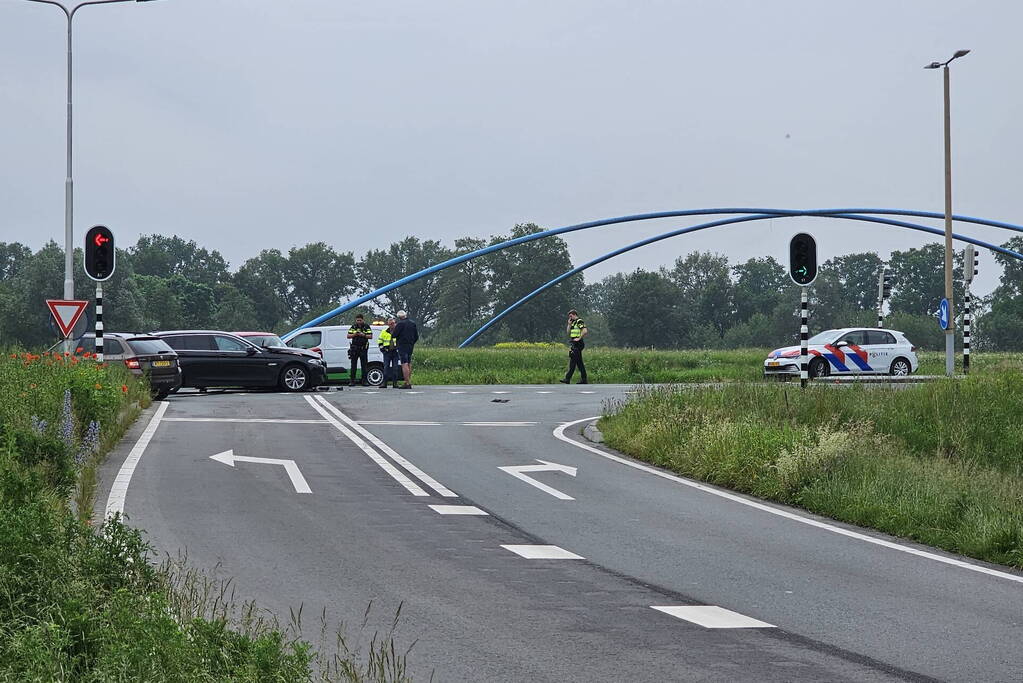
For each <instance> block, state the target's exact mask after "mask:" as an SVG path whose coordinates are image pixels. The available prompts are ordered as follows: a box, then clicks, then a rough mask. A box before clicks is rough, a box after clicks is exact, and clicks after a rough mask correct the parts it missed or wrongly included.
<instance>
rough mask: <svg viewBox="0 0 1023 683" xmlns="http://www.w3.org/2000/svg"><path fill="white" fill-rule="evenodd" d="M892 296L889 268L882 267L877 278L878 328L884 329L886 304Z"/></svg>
mask: <svg viewBox="0 0 1023 683" xmlns="http://www.w3.org/2000/svg"><path fill="white" fill-rule="evenodd" d="M891 295H892V275H891V271H889V270H888V267H887V266H882V268H881V275H880V276H879V277H878V278H877V327H878V329H881V328H882V327H884V302H885V300H886V299H888V298H889V297H891Z"/></svg>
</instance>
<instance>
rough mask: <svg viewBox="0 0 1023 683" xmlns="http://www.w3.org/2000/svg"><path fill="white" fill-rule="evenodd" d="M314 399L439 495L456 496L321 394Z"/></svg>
mask: <svg viewBox="0 0 1023 683" xmlns="http://www.w3.org/2000/svg"><path fill="white" fill-rule="evenodd" d="M316 401H318V402H319V403H320V404H321V405H322V406H323V407H324V408H326V409H327V410H329V411H330V412H331V413H333V414H334V415H335V416H336V417H337V418H338V419H340V420H341V421H343V422H344V423H345V424H347V425H348V426H349V427H351V428H352V429H354V430H355V431H356V432H358V433H359V434H360V435H361V436H362V437H363V438H365V439H366V440H367V441H369V442H370V443H372V444H373V445H374V446H376V447H377V448H378V449H380V451H381V452H382V453H385V454H387V455H389V456H391V459H392V460H394V461H395V462H396V463H398V464H399V465H401V466H402V467H404V468H405V469H406V470H407V471H408V472H410V473H411V474H412V476H414V477H416V478H417V479H419V480H420V481H421V482H423V483H424V484H426V485H427V486H429V487H430V488H431V489H433V490H434V491H436V492H437V493H439V494H440V495H442V496H444V497H445V498H457V497H458V494H457V493H455V492H454V491H452V490H451V489H449V488H447V487H446V486H444V485H443V484H441V483H440V482H438V481H437V480H436V479H434V478H433V477H431V476H430V475H429V474H427V473H426V472H424V471H422V470H421V469H419V468H418V467H416V466H415V464H413V463H412V462H410V461H409V460H408V459H406V458H404V457H402V456H401V455H400V454H399V453H398V452H397V451H395V450H394V449H393V448H391V447H390V446H388V445H387V444H386V443H384V442H383V441H381V440H380V439H378V438H377V437H376V436H374V435H373V433H372V432H370V431H369V430H368V429H366V428H364V427H362V426H361V425H360V424H359V423H358V422H356V421H355V420H353V419H352V418H350V417H348V416H347V415H345V414H344V413H343V412H341V410H340V409H339V408H338V407H337V406H335V405H334V404H333V403H331V402H330V401H328V400H327V399H325V398H323V397H322V396H317V397H316Z"/></svg>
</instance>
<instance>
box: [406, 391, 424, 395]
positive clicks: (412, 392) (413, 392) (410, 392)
mask: <svg viewBox="0 0 1023 683" xmlns="http://www.w3.org/2000/svg"><path fill="white" fill-rule="evenodd" d="M405 393H406V394H421V393H423V392H421V391H406V392H405Z"/></svg>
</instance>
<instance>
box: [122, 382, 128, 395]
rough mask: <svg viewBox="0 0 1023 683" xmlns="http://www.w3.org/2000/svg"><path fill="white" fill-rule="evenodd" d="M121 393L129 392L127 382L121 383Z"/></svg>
mask: <svg viewBox="0 0 1023 683" xmlns="http://www.w3.org/2000/svg"><path fill="white" fill-rule="evenodd" d="M121 393H122V394H127V393H128V385H127V384H122V385H121Z"/></svg>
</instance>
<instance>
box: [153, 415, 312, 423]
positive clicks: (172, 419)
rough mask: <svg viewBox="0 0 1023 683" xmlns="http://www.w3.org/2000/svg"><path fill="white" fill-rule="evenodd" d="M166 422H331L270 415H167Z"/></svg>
mask: <svg viewBox="0 0 1023 683" xmlns="http://www.w3.org/2000/svg"><path fill="white" fill-rule="evenodd" d="M163 421H164V422H246V423H248V422H254V423H259V424H262V423H270V424H303V425H304V424H315V425H322V424H330V423H329V422H327V421H326V420H292V419H286V418H270V417H165V418H163Z"/></svg>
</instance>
